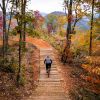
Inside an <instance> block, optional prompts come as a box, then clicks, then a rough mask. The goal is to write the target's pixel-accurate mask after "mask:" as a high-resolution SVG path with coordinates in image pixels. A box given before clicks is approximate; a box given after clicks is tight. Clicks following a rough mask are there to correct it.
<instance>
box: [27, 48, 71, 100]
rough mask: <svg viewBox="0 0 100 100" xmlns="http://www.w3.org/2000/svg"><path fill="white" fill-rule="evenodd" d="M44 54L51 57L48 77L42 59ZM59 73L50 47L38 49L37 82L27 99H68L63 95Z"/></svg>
mask: <svg viewBox="0 0 100 100" xmlns="http://www.w3.org/2000/svg"><path fill="white" fill-rule="evenodd" d="M46 55H49V56H50V57H51V58H52V59H53V65H52V68H51V72H50V77H49V78H48V76H47V74H46V70H45V66H44V63H43V60H44V58H45V56H46ZM62 81H63V80H62V79H61V76H60V73H59V72H58V71H57V62H56V60H55V58H54V55H53V50H52V48H49V49H47V48H46V49H42V48H41V49H40V78H39V84H38V87H37V88H36V90H35V91H34V92H33V94H32V95H31V96H30V98H29V99H28V100H70V99H69V98H68V97H66V96H65V92H64V89H63V88H62V86H61V82H62Z"/></svg>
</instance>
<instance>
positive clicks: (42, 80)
mask: <svg viewBox="0 0 100 100" xmlns="http://www.w3.org/2000/svg"><path fill="white" fill-rule="evenodd" d="M39 81H40V82H61V81H63V80H62V79H49V78H48V79H39Z"/></svg>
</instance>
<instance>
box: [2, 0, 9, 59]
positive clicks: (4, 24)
mask: <svg viewBox="0 0 100 100" xmlns="http://www.w3.org/2000/svg"><path fill="white" fill-rule="evenodd" d="M2 6H3V7H2V12H3V58H5V54H6V52H7V43H8V36H7V33H6V8H5V0H2Z"/></svg>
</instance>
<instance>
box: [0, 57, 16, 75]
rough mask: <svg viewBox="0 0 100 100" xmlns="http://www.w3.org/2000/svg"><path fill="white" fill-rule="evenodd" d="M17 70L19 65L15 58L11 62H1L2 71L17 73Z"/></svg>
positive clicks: (6, 60) (5, 60)
mask: <svg viewBox="0 0 100 100" xmlns="http://www.w3.org/2000/svg"><path fill="white" fill-rule="evenodd" d="M17 68H18V64H17V62H16V60H15V59H14V58H13V57H12V58H11V60H8V59H7V58H5V59H1V60H0V71H4V72H8V73H16V72H17Z"/></svg>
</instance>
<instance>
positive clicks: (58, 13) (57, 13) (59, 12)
mask: <svg viewBox="0 0 100 100" xmlns="http://www.w3.org/2000/svg"><path fill="white" fill-rule="evenodd" d="M50 14H54V15H65V13H64V12H61V11H54V12H51V13H50Z"/></svg>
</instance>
